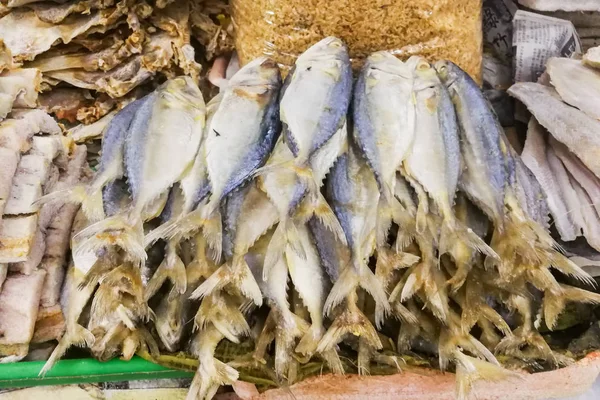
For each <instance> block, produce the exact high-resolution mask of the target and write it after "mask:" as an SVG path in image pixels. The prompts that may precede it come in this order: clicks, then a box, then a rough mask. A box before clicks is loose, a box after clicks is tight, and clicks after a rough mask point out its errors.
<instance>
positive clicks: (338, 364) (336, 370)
mask: <svg viewBox="0 0 600 400" xmlns="http://www.w3.org/2000/svg"><path fill="white" fill-rule="evenodd" d="M321 357H322V358H323V360H325V362H326V363H327V367H328V368H329V371H331V373H332V374H334V375H344V373H345V371H344V364H342V360H341V359H340V355H339V354H338V352H337V351H336V349H329V350H325V351H324V352H322V353H321Z"/></svg>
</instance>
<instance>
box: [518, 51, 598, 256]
mask: <svg viewBox="0 0 600 400" xmlns="http://www.w3.org/2000/svg"><path fill="white" fill-rule="evenodd" d="M595 52H596V50H591V51H590V52H589V53H588V55H587V56H586V57H585V59H584V60H583V61H582V60H574V59H567V58H551V59H550V60H549V61H548V63H547V70H546V73H547V75H548V78H549V80H548V82H547V84H546V85H545V84H543V83H519V84H516V85H514V86H513V87H512V88H511V89H510V90H509V93H510V94H511V95H513V96H514V97H516V98H517V99H519V100H520V101H522V102H523V103H524V104H525V105H526V106H527V108H528V109H529V110H530V111H531V113H532V114H533V116H532V118H531V120H530V122H529V129H528V131H527V140H526V142H525V148H524V150H523V154H522V157H523V162H525V164H526V165H527V166H528V167H529V169H531V171H532V172H533V173H534V175H535V176H536V178H537V180H538V181H539V183H540V185H541V186H542V189H543V190H544V193H545V194H546V196H547V199H548V206H549V208H550V212H551V214H552V218H553V221H554V226H555V227H556V230H557V231H558V234H559V235H560V238H561V240H563V241H564V242H570V241H573V240H575V239H576V238H578V237H580V236H584V237H585V239H586V240H587V242H588V244H589V245H590V246H591V247H593V248H594V249H596V250H598V251H600V164H599V161H598V157H597V154H596V149H597V148H598V145H599V144H600V141H599V140H598V139H597V132H598V129H600V122H598V119H600V108H598V103H597V99H599V98H600V71H598V70H595V69H594V68H593V66H594V65H597V64H595V63H594V60H595V57H597V56H595V55H594V54H595Z"/></svg>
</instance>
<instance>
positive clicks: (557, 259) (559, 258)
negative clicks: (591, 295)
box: [550, 250, 597, 287]
mask: <svg viewBox="0 0 600 400" xmlns="http://www.w3.org/2000/svg"><path fill="white" fill-rule="evenodd" d="M550 260H551V263H552V266H553V267H554V268H556V269H557V270H559V271H560V272H562V273H563V274H565V275H569V276H572V277H573V278H575V279H577V280H579V281H581V282H583V283H585V284H586V285H589V286H590V287H596V286H597V285H596V281H595V280H594V278H592V276H591V275H590V274H588V273H587V272H585V271H584V270H583V268H581V267H580V266H579V265H577V264H575V263H574V262H573V261H571V260H569V259H568V258H567V257H565V256H564V255H562V254H560V253H559V252H557V251H555V250H551V254H550Z"/></svg>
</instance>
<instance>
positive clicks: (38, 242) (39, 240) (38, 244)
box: [8, 228, 46, 275]
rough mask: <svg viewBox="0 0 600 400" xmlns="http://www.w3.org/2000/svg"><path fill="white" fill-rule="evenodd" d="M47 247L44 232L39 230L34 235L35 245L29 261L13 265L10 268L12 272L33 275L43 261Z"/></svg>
mask: <svg viewBox="0 0 600 400" xmlns="http://www.w3.org/2000/svg"><path fill="white" fill-rule="evenodd" d="M45 247H46V243H45V237H44V234H43V233H42V231H41V230H40V229H39V228H38V230H37V232H36V233H35V235H34V239H33V245H32V247H31V250H30V251H29V255H28V256H27V260H25V261H22V262H18V263H13V264H10V265H9V266H8V268H9V270H10V271H14V272H20V273H21V274H25V275H31V274H32V273H33V271H35V270H36V268H37V266H38V265H39V264H40V262H41V261H42V257H43V256H44V249H45Z"/></svg>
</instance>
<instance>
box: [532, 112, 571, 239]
mask: <svg viewBox="0 0 600 400" xmlns="http://www.w3.org/2000/svg"><path fill="white" fill-rule="evenodd" d="M545 135H546V132H545V130H544V128H542V127H541V126H540V125H539V124H538V122H537V121H536V120H535V118H532V119H531V121H529V128H528V130H527V140H526V141H525V148H524V149H523V154H522V155H521V157H522V159H523V162H524V163H525V165H527V167H529V169H530V170H531V171H532V172H533V173H534V174H535V177H536V178H537V180H538V182H539V183H540V184H541V185H542V188H543V189H544V193H546V196H547V197H548V206H549V207H550V212H551V213H552V217H553V219H554V225H555V226H556V229H557V230H558V233H559V234H560V237H561V239H562V240H565V241H571V240H575V239H576V238H577V236H579V234H580V233H581V232H579V233H578V232H577V227H576V226H575V224H574V222H573V219H572V214H570V213H569V212H568V208H567V207H568V206H567V204H566V203H565V201H564V199H563V192H562V190H561V186H559V183H558V182H557V180H556V179H557V178H556V176H555V175H554V174H553V172H552V169H551V168H550V165H549V163H548V159H547V158H546V138H545Z"/></svg>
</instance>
